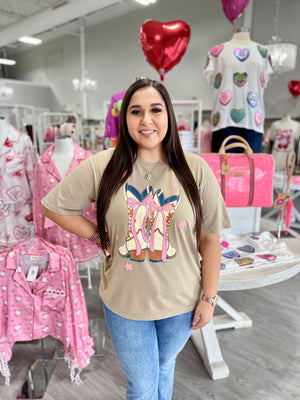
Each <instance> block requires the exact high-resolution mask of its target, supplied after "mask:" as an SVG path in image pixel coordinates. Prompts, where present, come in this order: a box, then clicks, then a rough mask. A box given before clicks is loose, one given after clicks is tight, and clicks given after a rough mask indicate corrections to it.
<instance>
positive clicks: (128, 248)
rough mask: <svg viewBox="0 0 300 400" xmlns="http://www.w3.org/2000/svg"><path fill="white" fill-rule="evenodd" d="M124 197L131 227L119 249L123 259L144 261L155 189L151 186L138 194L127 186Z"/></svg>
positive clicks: (131, 187)
mask: <svg viewBox="0 0 300 400" xmlns="http://www.w3.org/2000/svg"><path fill="white" fill-rule="evenodd" d="M124 196H125V199H126V202H127V207H128V216H129V226H128V233H127V237H126V240H125V243H124V245H123V246H121V247H120V248H119V254H120V256H122V257H126V258H130V259H131V260H132V261H138V262H141V261H144V260H145V256H146V251H147V249H148V247H149V238H148V236H147V233H146V231H147V222H148V216H149V211H150V206H151V204H152V203H153V189H152V187H151V186H147V188H146V189H145V190H144V191H143V192H142V193H140V192H138V191H137V190H136V189H135V188H134V187H133V186H130V185H128V184H126V185H125V190H124Z"/></svg>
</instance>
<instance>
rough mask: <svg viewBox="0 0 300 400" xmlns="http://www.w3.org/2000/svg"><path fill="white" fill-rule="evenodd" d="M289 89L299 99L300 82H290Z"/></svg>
mask: <svg viewBox="0 0 300 400" xmlns="http://www.w3.org/2000/svg"><path fill="white" fill-rule="evenodd" d="M289 89H290V92H291V94H292V95H293V96H295V97H297V96H299V94H300V81H289Z"/></svg>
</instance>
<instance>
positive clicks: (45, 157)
mask: <svg viewBox="0 0 300 400" xmlns="http://www.w3.org/2000/svg"><path fill="white" fill-rule="evenodd" d="M53 150H54V145H52V146H50V147H49V148H48V149H47V150H46V151H45V153H44V154H42V155H41V156H40V157H39V158H38V161H37V164H36V166H35V169H34V191H33V221H34V228H35V233H36V235H37V236H40V237H43V238H44V239H46V240H48V241H49V242H51V243H55V244H59V245H60V246H64V247H66V248H68V249H69V250H70V251H71V252H72V254H73V257H74V259H75V261H76V262H77V263H83V262H86V261H90V260H93V259H95V258H97V257H98V256H99V255H100V251H99V248H98V246H97V245H96V244H95V243H92V242H89V241H88V240H86V239H83V238H80V237H79V236H76V235H74V234H72V233H69V232H67V231H66V230H64V229H63V228H61V227H59V226H57V225H56V224H55V223H54V222H52V221H51V220H50V219H48V218H46V217H45V216H44V215H43V213H42V204H41V199H42V198H43V197H45V196H46V194H47V193H49V192H50V190H51V189H53V188H54V187H55V186H56V185H57V184H58V183H59V182H60V181H61V180H62V177H61V176H60V173H59V171H58V169H57V167H56V165H55V163H54V160H53V157H52V153H53ZM91 155H93V154H92V153H91V152H89V151H86V150H84V149H83V148H82V147H80V146H79V145H78V144H77V143H75V142H74V157H73V160H72V162H71V164H70V167H69V170H68V171H67V173H66V175H69V174H70V173H71V172H72V171H73V170H74V169H75V168H76V167H77V166H78V165H79V164H80V163H82V161H84V160H85V159H86V158H88V157H90V156H91ZM83 215H84V216H85V217H87V218H88V219H89V220H91V221H92V222H93V223H95V224H96V205H95V204H91V205H90V207H89V208H87V209H86V210H85V211H84V214H83Z"/></svg>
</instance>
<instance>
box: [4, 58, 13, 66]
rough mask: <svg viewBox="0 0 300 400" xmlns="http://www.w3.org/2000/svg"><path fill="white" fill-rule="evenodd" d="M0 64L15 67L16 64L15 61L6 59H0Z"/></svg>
mask: <svg viewBox="0 0 300 400" xmlns="http://www.w3.org/2000/svg"><path fill="white" fill-rule="evenodd" d="M0 64H6V65H15V64H16V62H15V60H10V59H8V58H0Z"/></svg>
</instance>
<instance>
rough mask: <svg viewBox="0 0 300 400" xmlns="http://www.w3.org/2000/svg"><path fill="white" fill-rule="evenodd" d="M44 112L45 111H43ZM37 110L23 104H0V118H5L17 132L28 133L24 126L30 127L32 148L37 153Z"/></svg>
mask: <svg viewBox="0 0 300 400" xmlns="http://www.w3.org/2000/svg"><path fill="white" fill-rule="evenodd" d="M44 111H45V109H44ZM36 114H37V109H36V108H35V107H33V106H28V105H24V104H1V105H0V116H1V117H2V118H5V119H6V120H7V122H8V123H10V124H11V125H13V126H14V127H15V128H16V129H17V130H18V131H20V132H22V133H28V132H27V130H26V125H31V126H32V130H33V135H32V136H33V137H32V141H33V146H34V149H35V151H36V152H37V142H36V137H35V133H36V131H37V118H36Z"/></svg>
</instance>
